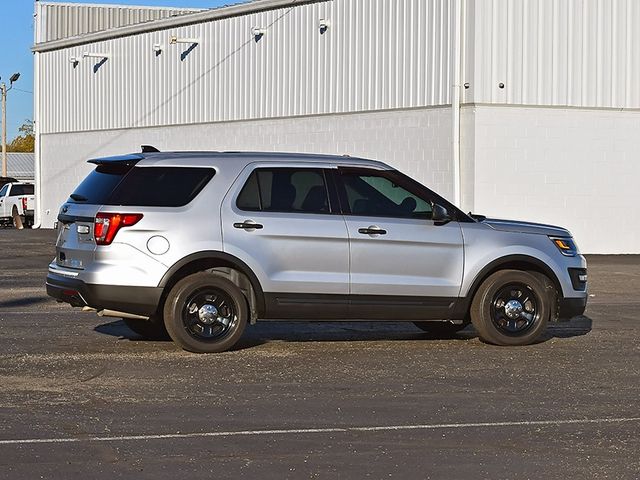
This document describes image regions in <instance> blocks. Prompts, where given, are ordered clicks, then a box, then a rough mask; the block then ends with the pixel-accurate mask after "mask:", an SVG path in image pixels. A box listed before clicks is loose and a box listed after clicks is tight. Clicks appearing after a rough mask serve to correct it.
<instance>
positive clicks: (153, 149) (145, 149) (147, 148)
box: [142, 145, 160, 153]
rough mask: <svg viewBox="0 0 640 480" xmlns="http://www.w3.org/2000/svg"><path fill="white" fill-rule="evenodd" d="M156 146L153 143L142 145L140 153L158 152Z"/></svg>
mask: <svg viewBox="0 0 640 480" xmlns="http://www.w3.org/2000/svg"><path fill="white" fill-rule="evenodd" d="M159 151H160V150H158V149H157V148H156V147H154V146H153V145H142V153H156V152H159Z"/></svg>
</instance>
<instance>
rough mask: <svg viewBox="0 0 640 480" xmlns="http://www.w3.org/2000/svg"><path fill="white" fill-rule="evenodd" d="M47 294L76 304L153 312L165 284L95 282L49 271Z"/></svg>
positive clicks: (146, 313) (126, 310) (142, 312)
mask: <svg viewBox="0 0 640 480" xmlns="http://www.w3.org/2000/svg"><path fill="white" fill-rule="evenodd" d="M47 295H49V296H50V297H53V298H55V299H56V300H59V301H61V302H66V303H68V304H70V305H71V306H73V307H91V308H95V309H96V310H98V311H99V310H105V309H107V310H116V311H119V312H126V313H132V314H135V315H143V316H151V315H153V314H154V313H155V312H156V310H157V309H158V305H159V304H160V297H161V296H162V288H160V287H131V286H121V285H93V284H89V283H85V282H83V281H82V280H78V279H76V278H66V277H63V276H61V275H55V274H52V273H49V274H48V275H47Z"/></svg>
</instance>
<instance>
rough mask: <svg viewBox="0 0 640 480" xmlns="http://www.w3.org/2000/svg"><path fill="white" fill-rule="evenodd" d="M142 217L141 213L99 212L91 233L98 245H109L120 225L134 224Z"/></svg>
mask: <svg viewBox="0 0 640 480" xmlns="http://www.w3.org/2000/svg"><path fill="white" fill-rule="evenodd" d="M141 218H142V214H141V213H99V214H97V215H96V221H95V224H94V226H93V235H94V237H95V239H96V244H98V245H110V244H111V242H113V239H114V238H115V236H116V233H118V230H120V229H121V228H122V227H130V226H131V225H135V224H136V223H138V222H139V221H140V219H141Z"/></svg>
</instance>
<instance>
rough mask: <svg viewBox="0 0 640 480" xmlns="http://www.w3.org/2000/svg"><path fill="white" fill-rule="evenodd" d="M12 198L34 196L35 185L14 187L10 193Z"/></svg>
mask: <svg viewBox="0 0 640 480" xmlns="http://www.w3.org/2000/svg"><path fill="white" fill-rule="evenodd" d="M9 193H10V194H11V195H10V196H11V197H17V196H19V195H33V185H14V186H13V187H11V191H10V192H9Z"/></svg>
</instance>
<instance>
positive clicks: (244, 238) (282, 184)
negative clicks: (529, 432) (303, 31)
mask: <svg viewBox="0 0 640 480" xmlns="http://www.w3.org/2000/svg"><path fill="white" fill-rule="evenodd" d="M146 150H149V149H146ZM143 152H145V150H143ZM89 163H92V164H94V165H95V169H94V170H93V171H92V172H91V173H90V174H89V175H88V176H87V177H86V178H85V179H84V180H83V181H82V183H81V184H80V185H79V186H78V187H77V188H76V190H75V191H74V192H73V193H72V194H71V195H70V196H69V199H68V200H67V201H66V202H65V203H64V205H63V206H62V207H61V209H60V213H59V215H58V227H57V228H58V238H57V243H56V258H55V259H54V260H53V261H52V262H51V264H50V265H49V273H48V276H47V282H46V285H47V292H48V294H49V295H51V296H52V297H54V298H56V299H58V300H59V301H62V302H67V303H69V304H71V305H72V306H74V307H85V309H87V310H95V311H96V312H98V314H99V315H103V316H109V317H118V318H122V319H124V321H125V322H126V324H127V325H128V326H129V327H130V328H131V329H132V330H133V331H134V332H136V333H138V334H140V335H142V336H144V337H147V338H158V337H162V336H164V335H167V333H168V335H169V336H170V337H171V338H172V339H173V340H174V341H175V342H176V343H177V344H178V345H180V346H181V347H182V348H184V349H186V350H189V351H192V352H221V351H225V350H228V349H230V348H232V347H233V346H234V344H236V342H238V340H239V339H240V337H241V336H242V334H243V331H244V330H245V327H246V326H247V324H254V323H255V322H258V321H263V320H313V321H321V320H331V321H341V320H343V321H355V320H366V321H376V320H382V321H410V322H414V323H415V325H416V326H417V327H419V328H420V329H422V330H425V331H427V332H430V333H431V334H433V335H450V334H453V333H454V332H456V331H458V330H461V329H463V328H465V327H466V326H467V325H468V324H469V323H472V324H473V326H474V327H475V329H476V330H477V332H478V335H479V337H480V339H481V340H483V341H484V342H486V343H491V344H495V345H506V346H508V345H526V344H531V343H533V342H536V341H537V340H539V339H540V337H541V335H542V334H543V332H544V331H545V329H546V327H547V324H548V322H553V321H558V320H563V319H569V318H571V317H573V316H575V315H579V314H582V313H583V312H584V309H585V307H586V301H587V271H586V261H585V259H584V258H583V257H582V256H581V255H580V254H579V252H578V248H577V246H576V243H575V242H574V240H573V238H572V236H571V234H570V233H569V232H568V231H567V230H566V229H564V228H560V227H554V226H549V225H541V224H534V223H527V222H519V221H507V220H492V219H488V218H485V217H482V216H477V215H467V214H465V213H464V212H462V211H461V210H460V209H458V208H457V207H456V206H454V205H453V204H451V203H450V202H448V201H447V200H445V199H444V198H442V197H441V196H439V195H438V194H437V193H435V192H433V191H432V190H430V189H429V188H427V187H425V186H423V185H421V184H420V183H418V182H417V181H415V180H413V179H411V178H410V177H408V176H407V175H405V174H403V173H401V172H399V171H398V170H396V169H394V168H392V167H390V166H388V165H385V164H384V163H381V162H377V161H372V160H365V159H360V158H353V157H348V156H330V155H306V154H281V153H248V152H247V153H238V152H222V153H220V152H173V153H166V152H165V153H161V152H157V151H155V152H150V151H146V152H145V153H141V154H130V155H124V156H115V157H109V158H98V159H94V160H89Z"/></svg>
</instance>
